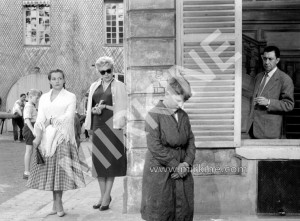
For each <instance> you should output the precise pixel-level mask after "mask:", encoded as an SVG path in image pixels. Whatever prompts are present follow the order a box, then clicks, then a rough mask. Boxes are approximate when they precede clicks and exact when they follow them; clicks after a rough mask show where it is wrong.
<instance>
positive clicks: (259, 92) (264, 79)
mask: <svg viewBox="0 0 300 221" xmlns="http://www.w3.org/2000/svg"><path fill="white" fill-rule="evenodd" d="M267 77H268V74H267V73H265V75H264V77H263V80H262V82H261V83H260V85H259V88H258V91H257V94H256V97H259V96H260V95H261V93H262V91H263V89H264V87H265V84H266V81H267Z"/></svg>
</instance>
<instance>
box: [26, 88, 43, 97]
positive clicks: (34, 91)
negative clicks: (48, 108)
mask: <svg viewBox="0 0 300 221" xmlns="http://www.w3.org/2000/svg"><path fill="white" fill-rule="evenodd" d="M28 96H29V97H33V96H41V91H39V90H37V89H30V90H29V92H28Z"/></svg>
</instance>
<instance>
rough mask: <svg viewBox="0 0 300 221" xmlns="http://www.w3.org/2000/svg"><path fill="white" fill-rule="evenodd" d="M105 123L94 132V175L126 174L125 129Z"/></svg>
mask: <svg viewBox="0 0 300 221" xmlns="http://www.w3.org/2000/svg"><path fill="white" fill-rule="evenodd" d="M111 128H112V125H111V127H108V126H107V125H104V126H103V127H99V128H98V129H96V130H95V131H94V133H93V137H92V143H93V151H92V162H93V165H92V176H93V177H120V176H126V170H127V158H126V149H125V146H124V144H123V142H124V141H123V131H122V130H114V129H111Z"/></svg>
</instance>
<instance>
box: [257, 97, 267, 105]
mask: <svg viewBox="0 0 300 221" xmlns="http://www.w3.org/2000/svg"><path fill="white" fill-rule="evenodd" d="M254 102H255V103H256V104H258V105H262V106H267V105H268V104H269V99H267V98H265V97H256V98H254Z"/></svg>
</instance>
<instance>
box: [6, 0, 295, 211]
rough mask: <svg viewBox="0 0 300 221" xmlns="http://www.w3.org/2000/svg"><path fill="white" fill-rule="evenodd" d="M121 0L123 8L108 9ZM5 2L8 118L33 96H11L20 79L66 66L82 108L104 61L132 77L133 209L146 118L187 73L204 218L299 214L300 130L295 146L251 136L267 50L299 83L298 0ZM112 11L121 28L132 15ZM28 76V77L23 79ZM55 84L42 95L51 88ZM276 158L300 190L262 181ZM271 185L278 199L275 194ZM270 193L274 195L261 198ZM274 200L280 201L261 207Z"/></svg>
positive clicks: (128, 181)
mask: <svg viewBox="0 0 300 221" xmlns="http://www.w3.org/2000/svg"><path fill="white" fill-rule="evenodd" d="M32 2H36V3H38V4H40V5H41V7H40V8H41V10H40V8H39V10H40V11H42V12H41V13H40V12H39V14H37V12H35V13H31V12H30V13H26V8H27V7H32V4H33V3H32ZM119 3H123V8H122V7H121V8H118V7H115V8H109V6H107V7H106V6H105V4H119ZM0 4H1V6H2V7H1V8H0V12H1V13H0V16H1V18H2V19H1V21H0V28H1V32H0V39H1V41H0V42H1V46H0V60H1V66H0V97H1V98H2V106H1V111H7V110H8V109H10V108H11V107H10V105H8V104H7V103H8V100H10V99H11V100H14V99H16V98H17V96H18V93H19V92H20V90H21V89H24V86H25V85H22V84H21V85H18V87H17V88H19V89H18V90H16V89H14V90H15V92H14V93H13V94H14V97H13V96H12V98H9V93H10V91H12V88H13V87H14V85H16V83H18V82H27V83H23V84H29V85H30V82H33V81H34V79H36V78H32V79H31V78H26V76H34V75H42V76H46V74H47V72H48V71H49V70H51V69H56V68H60V69H62V70H64V71H65V73H66V78H67V89H69V90H70V91H72V92H74V93H75V94H76V95H77V100H78V103H80V101H81V100H82V98H83V97H84V95H85V93H86V91H87V90H88V88H89V85H90V84H91V82H93V81H94V80H96V79H97V78H98V77H99V76H98V75H97V73H96V71H95V69H94V67H93V66H92V65H93V64H94V62H95V61H96V59H97V58H99V57H100V56H104V55H107V56H112V57H114V59H115V62H116V65H115V68H116V72H119V73H125V82H126V85H127V89H128V96H129V111H128V125H127V136H126V147H127V149H128V151H127V154H128V167H127V168H128V169H127V176H126V178H125V179H124V197H123V200H124V201H123V202H124V204H123V205H124V212H127V213H137V212H139V207H140V200H141V181H142V173H143V165H144V155H145V151H146V149H147V145H146V140H145V132H144V125H145V122H144V121H145V116H146V114H147V111H148V110H149V109H151V108H152V107H153V106H154V105H155V103H156V102H157V101H158V100H159V99H161V98H162V97H163V95H164V86H165V83H166V80H167V78H168V77H169V76H170V75H172V74H174V73H179V72H180V73H182V74H184V75H185V76H186V78H187V79H188V80H189V81H190V83H191V86H192V90H193V97H192V98H191V99H190V100H189V101H188V102H187V103H186V104H185V110H186V111H187V113H188V114H189V117H190V120H191V124H192V128H193V131H194V134H195V137H196V146H197V152H196V160H195V167H194V170H193V173H194V181H195V212H196V213H200V214H206V215H210V214H212V215H241V214H242V215H256V214H258V213H266V214H276V213H277V212H278V210H280V209H282V208H285V210H286V211H287V212H289V213H296V214H298V213H299V212H300V211H299V210H297V209H295V208H294V207H292V206H290V204H291V202H292V203H293V204H294V205H296V206H295V207H297V206H298V208H300V205H299V202H298V201H297V200H296V199H297V197H298V198H299V197H300V194H299V193H300V190H299V188H298V187H296V186H297V185H298V184H299V183H300V178H299V175H297V174H300V173H299V170H297V169H295V168H299V167H298V164H297V163H298V162H299V161H298V160H299V159H300V152H299V150H300V149H299V144H300V142H299V140H298V139H297V136H296V137H293V136H291V134H295V131H294V130H296V131H297V130H298V128H297V125H296V126H295V125H292V126H291V125H290V126H286V127H284V128H283V130H284V131H285V138H293V139H282V140H249V139H248V136H247V134H246V133H245V132H246V131H245V128H246V121H247V117H248V115H249V110H250V100H251V96H252V91H253V79H254V77H255V75H256V74H257V73H258V72H259V71H260V70H262V67H261V64H260V53H261V52H262V50H263V48H264V47H265V46H266V45H269V44H272V45H277V46H278V47H279V48H280V49H281V51H282V59H281V60H282V61H281V63H280V65H279V67H280V68H281V69H282V70H284V71H285V72H287V73H288V74H289V75H290V76H291V77H292V78H293V80H294V84H295V86H296V87H297V86H298V83H299V82H298V80H299V76H298V75H297V74H299V72H298V70H299V66H300V64H299V57H300V47H299V45H300V42H299V39H300V38H299V30H300V16H299V9H300V4H299V2H298V1H297V0H243V1H242V0H221V1H220V0H211V1H204V0H190V1H189V0H180V1H179V0H178V1H175V0H124V1H123V2H122V1H116V0H115V1H114V0H88V1H83V0H51V1H49V2H48V1H47V2H45V1H41V2H38V1H30V2H28V1H22V0H18V1H11V0H1V1H0ZM48 6H49V15H50V16H49V19H50V20H49V21H48V22H47V19H48V18H47V12H48V9H47V7H48ZM106 9H107V10H111V13H117V11H118V10H119V11H120V10H123V11H124V23H123V25H124V27H122V28H123V29H120V28H121V26H120V24H121V23H119V22H120V21H121V19H122V16H119V17H118V18H117V16H118V14H116V15H115V16H116V17H113V15H109V16H111V17H107V14H106V13H108V12H106ZM34 18H35V19H34ZM114 18H115V20H113V19H114ZM119 19H120V20H119ZM114 22H115V23H114ZM40 24H42V26H41V27H40V26H39V25H40ZM48 24H49V25H48ZM113 24H114V25H113ZM47 26H50V27H49V29H50V30H48V28H47ZM113 28H115V29H113ZM33 29H36V30H35V31H33ZM116 29H118V33H115V32H117V31H116ZM123 33H124V34H125V36H124V39H123V40H124V43H123V42H122V40H121V39H122V37H123V35H121V34H123ZM36 42H39V44H40V45H37V43H36ZM123 51H124V53H123ZM36 67H38V68H39V69H37V68H36ZM22 78H23V79H25V78H26V81H25V80H24V81H20V79H22ZM41 81H42V80H41ZM46 83H47V81H46ZM46 83H45V84H44V86H43V88H42V89H44V91H47V90H48V88H46V87H47V84H46ZM35 85H38V83H36V84H35ZM299 85H300V84H299ZM24 92H25V91H24ZM296 96H297V94H295V98H296ZM297 107H298V106H296V108H295V110H296V111H297ZM297 114H298V113H297V112H294V113H293V116H296V117H297V116H298V115H297ZM286 122H287V123H286V125H288V124H289V123H288V121H286ZM295 128H296V129H295ZM296 135H297V134H296ZM289 136H290V137H289ZM274 162H275V163H276V162H279V163H281V166H278V165H277V169H278V170H279V169H280V170H281V171H284V167H285V166H286V165H285V164H284V163H282V162H292V163H295V165H292V166H287V167H291V168H293V169H291V170H290V171H292V172H293V173H295V174H294V179H293V180H294V181H295V184H294V186H292V187H289V186H288V185H286V186H284V185H282V186H281V187H276V186H272V185H274V182H275V183H281V182H283V181H282V180H283V179H284V178H283V176H281V175H282V174H283V172H282V173H278V174H275V175H274V177H275V178H276V180H275V181H274V182H273V181H266V182H269V184H268V185H262V181H265V180H264V179H263V178H262V177H266V176H263V172H266V171H267V172H269V170H266V171H265V169H266V168H269V167H270V165H268V163H274ZM271 168H272V167H271ZM277 169H276V170H277ZM285 169H286V168H285ZM273 172H274V171H273ZM293 173H289V174H290V175H291V176H293ZM289 179H290V178H289ZM296 184H297V185H296ZM298 186H299V185H298ZM270 187H274V188H270ZM266 188H267V189H274V190H276V192H277V193H280V194H276V193H274V194H273V195H274V197H271V195H272V193H270V192H268V191H267V190H265V189H266ZM276 188H279V189H276ZM291 192H294V193H296V194H294V195H296V197H295V199H291V198H288V197H287V196H288V195H289V193H291ZM266 194H267V196H269V198H266V197H262V196H265V195H266ZM291 195H292V194H291ZM266 201H269V202H270V205H269V206H268V208H262V207H261V204H262V203H264V202H266ZM288 202H289V203H288Z"/></svg>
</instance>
